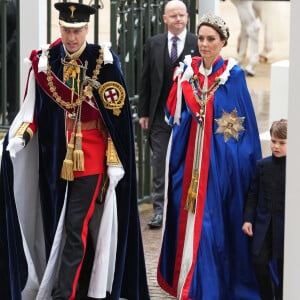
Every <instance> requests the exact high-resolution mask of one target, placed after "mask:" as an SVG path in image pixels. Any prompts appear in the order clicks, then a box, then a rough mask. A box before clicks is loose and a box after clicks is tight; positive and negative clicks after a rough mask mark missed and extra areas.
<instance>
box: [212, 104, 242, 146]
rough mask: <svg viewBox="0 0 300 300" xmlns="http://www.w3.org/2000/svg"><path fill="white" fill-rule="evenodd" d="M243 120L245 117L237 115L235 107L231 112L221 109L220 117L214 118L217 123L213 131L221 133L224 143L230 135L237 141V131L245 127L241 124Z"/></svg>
mask: <svg viewBox="0 0 300 300" xmlns="http://www.w3.org/2000/svg"><path fill="white" fill-rule="evenodd" d="M244 120H245V117H238V116H237V110H236V108H235V109H234V110H233V111H232V112H231V113H227V112H226V111H224V110H223V112H222V116H221V118H220V119H215V121H216V122H217V124H218V125H219V127H218V129H217V130H216V132H215V133H216V134H217V133H223V134H224V141H225V143H226V142H227V141H228V140H229V139H230V138H231V137H233V138H235V139H236V140H237V141H238V140H239V133H240V132H241V131H244V130H245V128H244V127H243V125H242V123H243V122H244Z"/></svg>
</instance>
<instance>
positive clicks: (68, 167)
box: [60, 132, 74, 181]
mask: <svg viewBox="0 0 300 300" xmlns="http://www.w3.org/2000/svg"><path fill="white" fill-rule="evenodd" d="M73 151H74V132H72V134H71V138H70V141H69V143H68V148H67V153H66V157H65V159H64V161H63V166H62V169H61V175H60V177H61V178H62V179H65V180H68V181H73V180H74V173H73Z"/></svg>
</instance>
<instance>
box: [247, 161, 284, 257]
mask: <svg viewBox="0 0 300 300" xmlns="http://www.w3.org/2000/svg"><path fill="white" fill-rule="evenodd" d="M285 166H286V157H280V158H277V157H274V156H269V157H266V158H264V159H262V160H261V161H259V162H258V163H257V166H256V174H255V178H254V180H253V182H252V185H251V188H250V191H249V194H248V199H247V202H246V206H245V211H244V221H245V222H250V223H252V225H253V241H252V253H253V254H255V255H258V254H259V251H260V249H261V246H262V244H263V241H264V240H265V238H266V233H267V231H268V229H270V231H271V235H272V248H273V249H272V254H273V258H282V257H283V244H284V207H285ZM270 226H271V227H270Z"/></svg>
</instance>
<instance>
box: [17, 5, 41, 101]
mask: <svg viewBox="0 0 300 300" xmlns="http://www.w3.org/2000/svg"><path fill="white" fill-rule="evenodd" d="M46 2H47V1H45V0H31V1H24V0H21V1H20V102H22V100H23V96H24V91H25V87H26V79H27V73H28V69H29V67H28V65H27V64H24V58H26V57H29V56H30V53H31V50H32V49H38V48H39V46H40V45H42V44H45V43H46V41H47V7H46Z"/></svg>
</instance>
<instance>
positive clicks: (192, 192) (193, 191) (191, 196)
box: [185, 169, 199, 213]
mask: <svg viewBox="0 0 300 300" xmlns="http://www.w3.org/2000/svg"><path fill="white" fill-rule="evenodd" d="M198 180H199V172H198V170H197V169H194V171H193V176H192V180H191V184H190V187H189V190H188V195H187V199H186V202H185V209H186V210H188V211H190V212H192V213H195V208H196V199H197V189H198Z"/></svg>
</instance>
